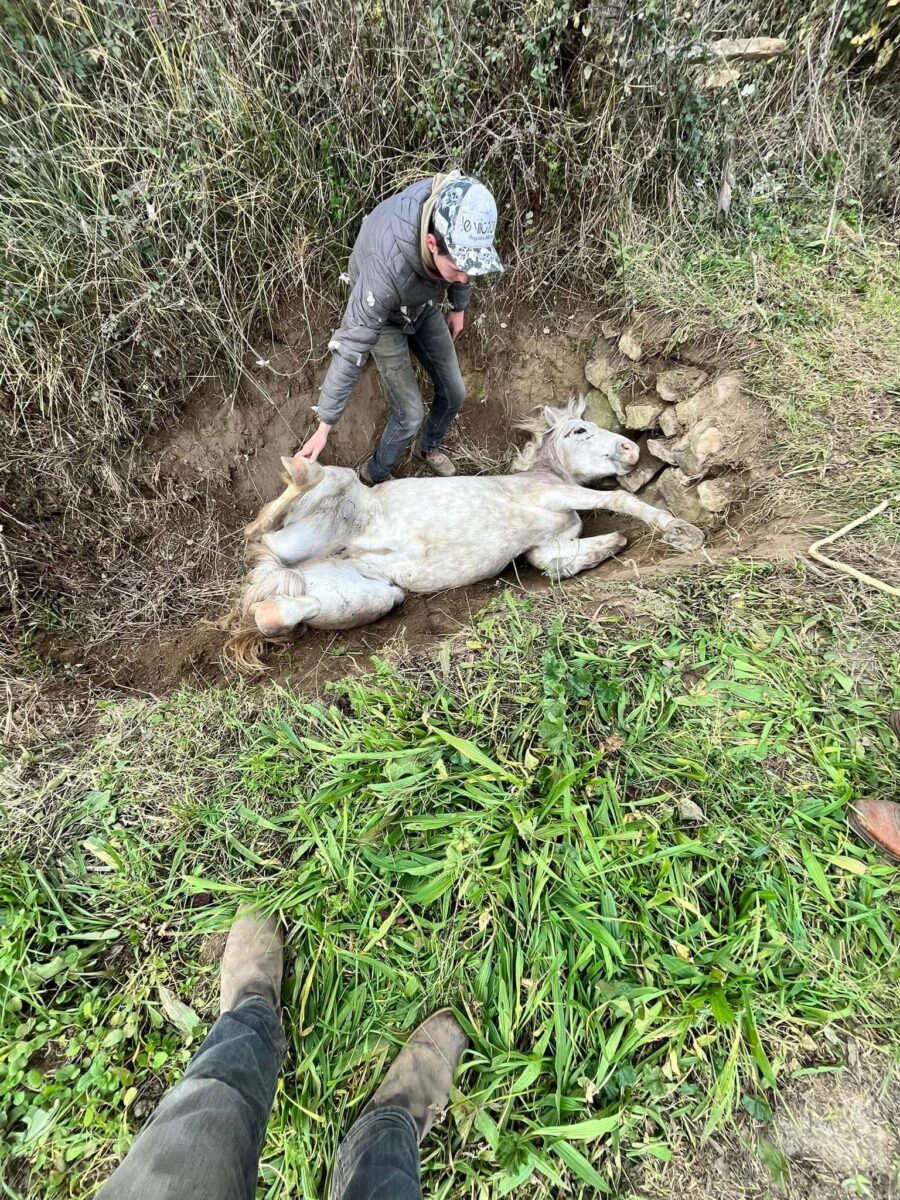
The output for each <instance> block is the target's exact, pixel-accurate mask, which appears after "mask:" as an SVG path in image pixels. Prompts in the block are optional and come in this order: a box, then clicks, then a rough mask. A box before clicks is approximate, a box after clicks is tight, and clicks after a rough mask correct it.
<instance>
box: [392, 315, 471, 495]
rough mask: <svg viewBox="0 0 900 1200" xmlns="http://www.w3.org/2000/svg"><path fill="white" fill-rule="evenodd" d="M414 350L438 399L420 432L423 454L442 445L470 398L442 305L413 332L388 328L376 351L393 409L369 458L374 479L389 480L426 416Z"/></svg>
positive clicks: (435, 399) (426, 316)
mask: <svg viewBox="0 0 900 1200" xmlns="http://www.w3.org/2000/svg"><path fill="white" fill-rule="evenodd" d="M410 352H412V354H414V355H415V356H416V358H417V359H418V360H419V362H420V363H421V364H422V366H423V367H424V368H425V370H426V371H427V372H428V374H429V376H430V377H431V382H432V383H433V384H434V400H433V401H432V402H431V408H430V409H429V412H428V420H427V421H426V422H425V428H424V429H423V430H422V438H421V448H422V453H423V454H430V453H431V451H432V450H436V449H437V448H438V446H439V445H440V444H441V442H442V441H443V440H444V435H445V434H446V432H447V430H448V429H449V427H450V422H451V421H452V420H453V418H454V417H455V416H456V414H457V413H458V412H459V410H460V409H461V408H462V406H463V401H464V400H465V398H466V388H465V384H464V383H463V378H462V374H461V373H460V369H459V359H458V358H457V357H456V347H455V346H454V345H453V338H452V337H451V336H450V330H449V329H448V328H447V322H446V320H445V319H444V315H443V313H442V312H441V310H440V309H439V308H437V307H433V308H429V309H427V310H426V312H425V315H424V316H423V317H422V318H421V319H420V321H419V323H418V325H416V326H414V327H411V332H410V333H405V332H404V331H403V329H401V328H400V327H399V326H398V325H389V326H387V327H386V328H385V329H384V331H383V332H382V334H381V336H380V337H379V339H378V341H377V342H376V343H375V348H374V350H373V351H372V357H373V358H374V359H375V362H376V363H377V364H378V370H379V373H380V375H381V382H382V384H383V386H384V394H385V396H386V397H387V402H388V406H389V408H390V410H391V415H390V419H389V420H388V423H387V425H386V426H385V429H384V433H383V434H382V435H381V441H380V442H379V443H378V448H377V449H376V451H375V453H374V454H373V455H372V459H371V461H370V462H369V474H370V475H371V476H372V479H374V480H375V482H376V483H380V482H381V481H382V480H384V479H387V477H388V476H389V475H390V473H391V469H392V467H393V466H394V463H396V462H397V460H398V459H399V458H400V457H401V456H402V455H403V454H405V453H406V451H407V450H408V449H409V445H410V443H411V442H412V440H413V438H414V437H415V436H416V433H417V432H418V430H419V427H420V426H421V424H422V422H423V420H424V418H425V406H424V404H423V403H422V393H421V391H420V390H419V385H418V383H416V376H415V372H414V371H413V365H412V359H411V358H410Z"/></svg>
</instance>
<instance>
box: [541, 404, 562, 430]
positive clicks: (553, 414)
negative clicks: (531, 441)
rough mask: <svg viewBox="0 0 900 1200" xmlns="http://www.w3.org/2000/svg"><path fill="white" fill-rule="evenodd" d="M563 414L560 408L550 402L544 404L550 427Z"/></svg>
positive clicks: (546, 418)
mask: <svg viewBox="0 0 900 1200" xmlns="http://www.w3.org/2000/svg"><path fill="white" fill-rule="evenodd" d="M561 415H562V414H561V413H560V411H559V409H558V408H551V407H550V405H549V404H547V405H545V406H544V420H545V421H546V422H547V428H548V429H552V428H553V426H554V425H555V424H556V423H557V421H559V418H560V416H561Z"/></svg>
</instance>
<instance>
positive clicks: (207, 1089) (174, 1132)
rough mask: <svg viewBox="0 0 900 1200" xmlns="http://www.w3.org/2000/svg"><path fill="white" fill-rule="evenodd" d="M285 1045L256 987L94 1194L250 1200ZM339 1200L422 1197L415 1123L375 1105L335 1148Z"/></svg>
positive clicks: (138, 1199) (334, 1192)
mask: <svg viewBox="0 0 900 1200" xmlns="http://www.w3.org/2000/svg"><path fill="white" fill-rule="evenodd" d="M284 1054H285V1040H284V1035H283V1033H282V1032H281V1023H280V1021H279V1020H278V1016H277V1015H276V1013H275V1012H273V1010H272V1009H271V1007H270V1006H269V1005H268V1004H267V1003H266V1001H265V1000H263V999H261V998H260V997H259V996H250V997H248V998H247V999H246V1000H244V1001H243V1002H242V1003H241V1004H239V1005H238V1006H237V1008H235V1009H232V1011H231V1012H227V1013H223V1014H222V1016H221V1017H219V1019H218V1021H216V1023H215V1025H213V1027H212V1029H211V1030H210V1032H209V1035H208V1036H207V1038H206V1041H205V1042H204V1043H203V1045H202V1046H201V1047H200V1049H199V1050H198V1051H197V1053H196V1054H195V1055H194V1057H193V1059H192V1060H191V1064H190V1066H189V1067H188V1069H187V1071H186V1072H185V1076H184V1079H183V1080H182V1081H181V1083H179V1084H178V1085H177V1087H174V1088H173V1089H172V1090H171V1092H169V1093H167V1095H165V1096H163V1098H162V1100H161V1101H160V1104H159V1107H158V1108H157V1110H156V1112H154V1114H153V1115H152V1116H151V1118H150V1120H149V1121H148V1122H147V1123H146V1125H145V1126H144V1127H143V1129H142V1130H141V1131H140V1133H139V1134H138V1135H137V1137H136V1138H135V1140H134V1145H133V1146H132V1147H131V1149H130V1150H129V1151H128V1154H127V1155H126V1157H125V1158H124V1159H123V1161H122V1163H121V1164H120V1165H119V1166H118V1167H117V1168H116V1170H115V1171H114V1173H113V1174H112V1176H111V1177H110V1179H109V1180H108V1182H107V1183H106V1184H105V1185H104V1186H103V1187H102V1188H101V1189H100V1191H99V1192H98V1194H97V1197H96V1200H188V1198H190V1200H253V1197H254V1196H255V1195H256V1181H257V1174H258V1171H259V1155H260V1152H261V1150H262V1145H263V1142H264V1141H265V1136H266V1124H267V1122H268V1120H269V1112H270V1110H271V1108H272V1101H273V1099H274V1097H275V1084H276V1083H277V1081H278V1075H279V1072H280V1070H281V1063H282V1060H283V1059H284ZM331 1196H332V1200H421V1197H422V1190H421V1188H420V1186H419V1147H418V1138H417V1133H416V1124H415V1121H413V1119H412V1117H411V1116H410V1115H409V1113H407V1112H405V1111H404V1110H403V1109H401V1108H376V1109H373V1111H372V1112H370V1113H366V1115H365V1116H363V1117H361V1118H360V1119H359V1120H358V1121H357V1122H356V1124H355V1125H353V1126H352V1128H351V1129H350V1132H349V1133H348V1134H347V1137H346V1138H345V1139H344V1141H343V1142H342V1143H341V1145H340V1147H339V1148H338V1153H337V1161H336V1162H335V1166H334V1177H333V1179H332V1187H331Z"/></svg>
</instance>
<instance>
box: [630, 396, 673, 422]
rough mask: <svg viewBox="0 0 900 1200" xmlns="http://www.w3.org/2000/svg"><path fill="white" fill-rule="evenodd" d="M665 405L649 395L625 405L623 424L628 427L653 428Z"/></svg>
mask: <svg viewBox="0 0 900 1200" xmlns="http://www.w3.org/2000/svg"><path fill="white" fill-rule="evenodd" d="M665 407H666V406H665V405H664V404H663V403H662V401H661V400H657V399H656V398H655V397H653V396H650V397H647V398H645V399H642V400H637V401H635V402H634V403H632V404H626V405H625V424H626V425H627V426H628V428H629V429H654V428H655V427H656V423H657V421H658V420H659V417H660V414H661V413H662V411H663V409H664V408H665Z"/></svg>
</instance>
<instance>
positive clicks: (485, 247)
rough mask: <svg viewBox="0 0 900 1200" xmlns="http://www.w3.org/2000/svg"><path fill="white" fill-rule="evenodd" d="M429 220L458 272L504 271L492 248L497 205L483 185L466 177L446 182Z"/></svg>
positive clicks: (470, 273)
mask: <svg viewBox="0 0 900 1200" xmlns="http://www.w3.org/2000/svg"><path fill="white" fill-rule="evenodd" d="M431 220H432V224H433V225H434V228H435V231H436V232H437V233H439V234H440V235H441V237H442V238H443V239H444V241H445V242H446V243H447V250H448V251H449V254H450V257H451V258H452V259H453V261H454V263H456V265H457V267H459V269H460V271H465V273H466V274H467V275H489V274H490V273H491V272H492V271H502V270H503V263H502V262H501V261H500V258H499V256H498V254H497V251H496V250H495V249H494V233H495V231H496V229H497V205H496V202H495V200H494V197H493V196H492V195H491V193H490V192H489V191H488V190H487V188H486V187H485V186H484V184H483V183H479V182H478V180H477V179H470V178H468V177H467V176H465V175H464V176H463V177H462V178H461V179H454V180H453V181H452V182H451V183H448V184H447V185H446V187H443V188H442V189H441V191H440V192H439V193H438V198H437V203H436V204H435V206H434V213H433V215H432V218H431Z"/></svg>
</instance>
